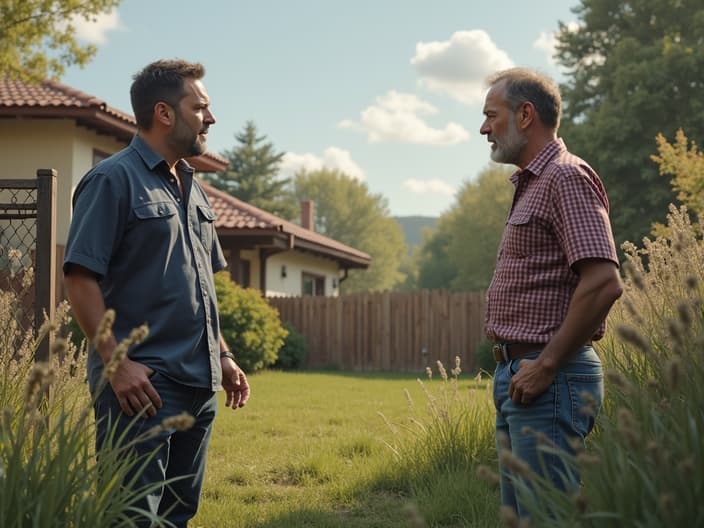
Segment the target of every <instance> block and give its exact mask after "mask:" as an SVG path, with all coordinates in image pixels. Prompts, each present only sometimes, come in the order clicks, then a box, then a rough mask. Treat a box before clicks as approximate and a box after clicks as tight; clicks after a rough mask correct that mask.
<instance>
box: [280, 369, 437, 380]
mask: <svg viewBox="0 0 704 528" xmlns="http://www.w3.org/2000/svg"><path fill="white" fill-rule="evenodd" d="M270 370H273V369H270ZM282 372H283V371H282ZM285 372H286V373H287V374H293V375H295V374H318V375H321V376H330V377H341V378H353V379H379V380H411V381H415V380H416V379H417V378H421V379H425V378H426V377H427V375H426V373H425V371H424V370H423V371H417V372H416V371H411V372H390V371H352V370H336V369H323V368H320V369H305V370H293V371H292V370H288V371H285Z"/></svg>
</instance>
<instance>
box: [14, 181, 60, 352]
mask: <svg viewBox="0 0 704 528" xmlns="http://www.w3.org/2000/svg"><path fill="white" fill-rule="evenodd" d="M55 218H56V171H54V170H52V169H40V170H38V171H37V179H36V180H0V295H1V296H2V297H1V298H0V310H3V311H4V312H5V317H3V320H4V321H6V322H7V324H5V325H3V327H1V328H0V342H1V343H2V344H3V345H4V346H11V347H15V348H17V349H18V348H19V346H20V345H21V343H19V342H17V340H18V335H23V334H24V333H25V332H26V331H27V330H30V329H36V328H38V327H39V325H41V323H42V322H43V321H44V318H45V317H49V318H51V317H53V312H54V306H55V293H54V290H55V285H54V282H55V280H54V277H55V273H56V234H55V233H56V220H55ZM18 327H19V328H18ZM18 330H19V332H18ZM49 346H50V344H49V342H48V340H45V342H43V343H42V344H41V346H40V348H39V350H38V351H37V358H38V359H47V358H48V351H49Z"/></svg>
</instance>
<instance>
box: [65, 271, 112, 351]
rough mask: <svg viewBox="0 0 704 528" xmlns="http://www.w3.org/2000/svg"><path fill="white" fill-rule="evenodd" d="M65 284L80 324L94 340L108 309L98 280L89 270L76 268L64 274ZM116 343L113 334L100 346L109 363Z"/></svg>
mask: <svg viewBox="0 0 704 528" xmlns="http://www.w3.org/2000/svg"><path fill="white" fill-rule="evenodd" d="M64 286H65V287H66V294H67V296H68V300H69V302H70V303H71V309H72V310H73V315H74V317H75V318H76V321H78V325H79V326H80V327H81V330H83V333H84V334H85V335H86V337H88V339H89V340H91V341H93V340H94V339H95V334H96V332H97V331H98V326H99V325H100V321H101V320H102V319H103V316H104V315H105V311H106V309H105V300H104V299H103V294H102V292H101V291H100V287H99V286H98V281H97V280H96V279H95V277H94V276H92V275H91V274H90V272H87V270H75V269H74V270H73V271H72V272H71V273H69V274H67V275H65V276H64ZM115 345H116V343H115V338H114V336H113V335H112V334H111V335H110V338H109V339H108V340H107V341H106V342H103V343H101V345H100V346H99V347H98V353H99V354H100V356H101V358H102V359H103V362H106V363H107V361H108V360H109V359H110V355H111V354H112V351H113V349H114V348H115Z"/></svg>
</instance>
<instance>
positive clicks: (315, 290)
mask: <svg viewBox="0 0 704 528" xmlns="http://www.w3.org/2000/svg"><path fill="white" fill-rule="evenodd" d="M301 276H302V286H301V295H304V296H316V295H320V296H322V295H325V277H324V276H322V275H314V274H312V273H306V272H303V273H302V274H301Z"/></svg>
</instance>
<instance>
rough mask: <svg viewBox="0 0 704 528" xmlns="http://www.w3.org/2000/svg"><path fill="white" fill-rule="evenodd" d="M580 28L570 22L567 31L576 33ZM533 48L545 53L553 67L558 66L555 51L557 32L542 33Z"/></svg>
mask: <svg viewBox="0 0 704 528" xmlns="http://www.w3.org/2000/svg"><path fill="white" fill-rule="evenodd" d="M578 28H579V24H577V22H568V23H567V29H568V30H569V31H576V30H577V29H578ZM533 47H534V48H535V49H537V50H540V51H543V52H545V55H546V56H547V59H548V62H549V63H550V64H552V65H556V64H557V61H556V60H555V51H556V47H557V38H556V32H554V31H541V32H540V35H538V38H537V39H535V41H534V42H533Z"/></svg>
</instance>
